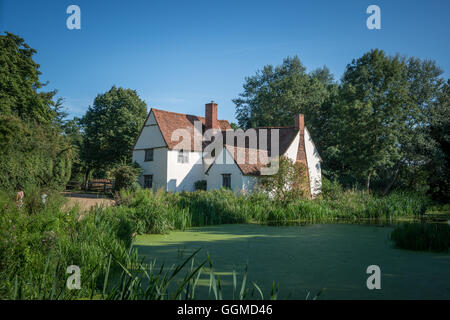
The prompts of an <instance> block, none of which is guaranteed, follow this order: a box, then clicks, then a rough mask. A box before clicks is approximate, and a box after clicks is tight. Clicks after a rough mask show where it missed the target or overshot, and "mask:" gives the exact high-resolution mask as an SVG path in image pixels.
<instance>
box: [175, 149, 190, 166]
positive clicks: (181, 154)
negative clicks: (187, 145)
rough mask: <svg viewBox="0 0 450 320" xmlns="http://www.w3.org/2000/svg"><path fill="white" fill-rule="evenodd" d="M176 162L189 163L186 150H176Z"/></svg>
mask: <svg viewBox="0 0 450 320" xmlns="http://www.w3.org/2000/svg"><path fill="white" fill-rule="evenodd" d="M177 163H189V153H188V151H186V150H183V149H180V150H178V154H177Z"/></svg>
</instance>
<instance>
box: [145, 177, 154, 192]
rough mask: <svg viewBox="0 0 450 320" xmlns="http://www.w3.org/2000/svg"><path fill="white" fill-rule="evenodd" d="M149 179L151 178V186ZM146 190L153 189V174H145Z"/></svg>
mask: <svg viewBox="0 0 450 320" xmlns="http://www.w3.org/2000/svg"><path fill="white" fill-rule="evenodd" d="M148 178H150V186H148V185H147V179H148ZM144 188H145V189H153V175H152V174H144Z"/></svg>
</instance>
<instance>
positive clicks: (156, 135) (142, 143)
mask: <svg viewBox="0 0 450 320" xmlns="http://www.w3.org/2000/svg"><path fill="white" fill-rule="evenodd" d="M166 146H167V145H166V142H165V141H164V138H163V136H162V134H161V131H160V130H159V127H158V125H157V124H156V121H155V117H154V116H153V112H152V113H151V114H150V116H149V117H148V120H147V122H146V123H145V125H144V127H143V128H142V132H141V135H140V136H139V138H138V140H137V142H136V145H135V146H134V150H136V149H149V148H158V147H166Z"/></svg>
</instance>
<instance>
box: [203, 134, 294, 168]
mask: <svg viewBox="0 0 450 320" xmlns="http://www.w3.org/2000/svg"><path fill="white" fill-rule="evenodd" d="M261 129H266V130H267V146H266V147H265V148H263V147H262V144H261V142H260V141H259V138H260V135H259V130H261ZM273 129H278V133H279V147H278V148H279V149H278V154H279V155H280V156H281V155H284V154H285V153H286V151H287V150H288V149H289V147H290V146H291V144H292V142H293V141H294V139H295V137H296V136H297V134H298V130H296V129H295V128H294V127H260V128H255V130H256V137H257V144H256V146H257V148H256V149H252V148H250V146H249V144H248V141H246V145H245V148H242V147H237V146H236V142H235V141H226V132H223V133H222V135H223V144H224V147H225V148H226V149H227V151H228V152H229V153H230V155H231V156H232V158H233V159H234V162H235V163H236V165H237V166H238V167H239V169H240V170H241V172H242V174H244V175H256V176H258V175H260V174H261V169H262V168H263V167H265V166H266V165H265V164H263V163H262V162H261V159H260V158H259V156H258V158H257V159H256V160H257V161H256V163H250V161H249V157H250V155H251V150H255V151H256V152H258V151H260V152H261V151H262V152H263V156H264V158H266V159H268V157H269V156H270V155H272V145H271V141H272V139H271V132H272V131H271V130H273ZM242 149H244V150H243V151H244V152H245V163H238V161H237V157H238V156H237V154H238V151H240V150H242ZM253 162H255V161H253ZM211 166H212V165H211ZM211 166H210V167H209V168H208V170H207V172H208V171H209V169H210V168H211Z"/></svg>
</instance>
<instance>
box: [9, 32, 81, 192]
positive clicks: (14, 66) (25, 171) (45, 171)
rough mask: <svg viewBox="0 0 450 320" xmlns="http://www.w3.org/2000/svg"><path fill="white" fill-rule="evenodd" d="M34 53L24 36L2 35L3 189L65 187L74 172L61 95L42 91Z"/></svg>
mask: <svg viewBox="0 0 450 320" xmlns="http://www.w3.org/2000/svg"><path fill="white" fill-rule="evenodd" d="M35 53H36V50H34V49H32V48H30V47H29V46H28V45H27V44H26V43H25V41H24V40H23V39H22V38H20V37H19V36H17V35H14V34H11V33H8V32H7V33H6V34H5V35H0V189H12V188H15V187H16V185H17V184H21V185H23V186H30V185H33V186H46V187H50V188H62V187H64V186H65V184H66V182H67V180H68V179H69V177H70V172H71V164H72V162H71V160H72V156H73V153H72V148H71V146H70V143H69V142H68V139H67V138H66V137H65V136H64V135H62V128H61V125H62V123H63V118H64V116H65V114H64V112H62V100H61V99H58V100H57V101H54V100H53V98H54V95H55V93H56V91H50V92H44V91H41V90H42V88H43V86H44V84H42V83H41V81H40V80H39V76H40V74H41V73H40V71H39V64H37V63H36V62H35V61H34V60H33V55H34V54H35Z"/></svg>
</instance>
